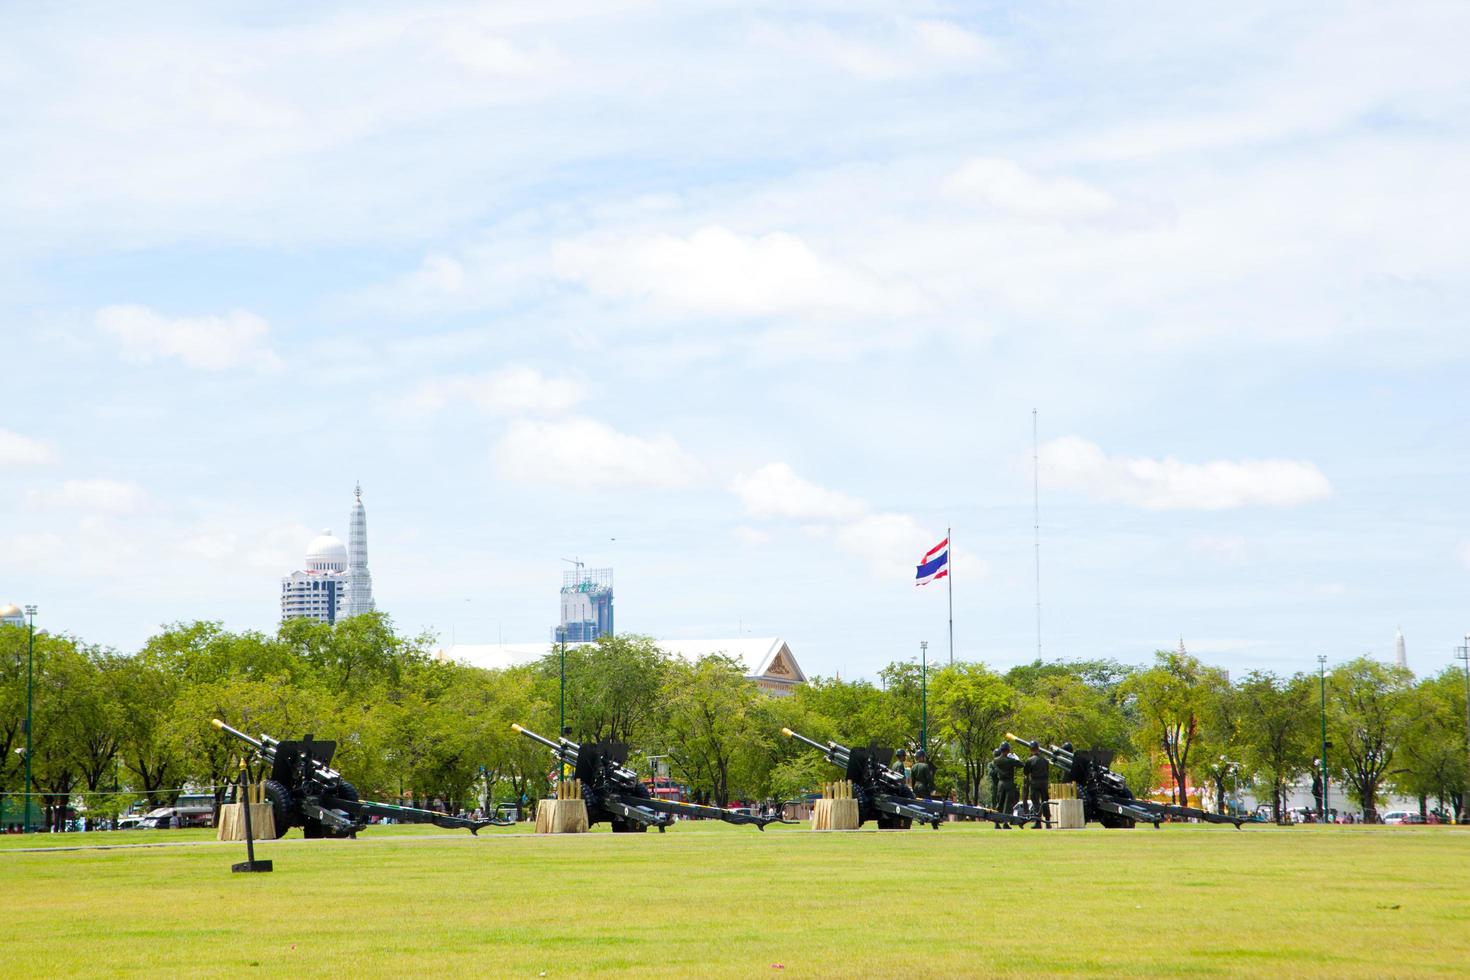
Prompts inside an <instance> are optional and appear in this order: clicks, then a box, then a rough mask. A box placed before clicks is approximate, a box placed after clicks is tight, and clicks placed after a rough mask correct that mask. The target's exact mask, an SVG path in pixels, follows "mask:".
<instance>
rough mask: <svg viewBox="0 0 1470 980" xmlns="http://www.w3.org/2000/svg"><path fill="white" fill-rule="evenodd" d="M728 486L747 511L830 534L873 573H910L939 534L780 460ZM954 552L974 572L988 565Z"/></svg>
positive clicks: (899, 577)
mask: <svg viewBox="0 0 1470 980" xmlns="http://www.w3.org/2000/svg"><path fill="white" fill-rule="evenodd" d="M730 489H731V490H732V491H733V492H734V493H735V495H736V496H737V497H739V498H740V502H741V503H742V504H743V505H744V507H745V511H746V513H747V514H749V515H750V516H751V517H754V518H760V519H765V520H788V521H797V522H800V523H801V524H802V525H803V527H804V528H805V530H806V531H807V533H809V534H811V535H813V536H815V537H818V538H830V539H831V540H832V541H833V543H834V544H836V546H837V547H838V548H839V549H840V550H841V551H843V552H844V553H846V554H848V555H851V556H852V557H854V558H857V559H860V560H861V561H862V562H863V563H864V564H866V565H867V566H868V568H869V570H870V571H871V572H872V573H873V575H874V576H875V577H878V578H884V579H892V580H893V581H896V582H901V581H904V580H905V578H906V577H907V578H912V577H913V573H912V571H911V569H912V568H913V567H914V566H915V565H916V564H917V562H918V559H919V557H920V556H921V555H923V554H924V552H926V551H928V550H929V549H930V548H932V547H933V546H934V545H935V544H936V543H937V542H938V541H939V540H940V538H941V537H942V534H940V533H939V532H935V531H931V530H929V529H928V528H926V527H924V525H922V524H921V523H919V521H917V520H916V519H915V518H914V517H912V516H911V515H909V514H902V513H896V512H883V511H874V510H873V508H872V507H871V506H870V505H869V504H868V502H867V501H865V500H861V499H859V498H857V497H853V496H849V495H848V494H845V493H842V492H840V491H837V490H830V489H828V488H826V487H822V486H819V485H817V484H815V483H812V482H811V481H809V480H805V479H803V478H802V477H800V476H798V475H797V473H796V471H795V470H793V469H792V468H791V467H790V466H789V465H787V464H786V463H767V464H766V465H765V466H762V467H760V468H759V469H756V470H753V471H751V472H750V473H746V474H742V475H740V476H737V477H736V478H735V479H734V480H733V481H732V482H731V484H730ZM737 533H739V535H740V537H741V539H742V540H743V541H745V543H747V544H757V543H760V541H762V540H764V532H760V531H758V530H757V529H751V528H741V529H739V531H738V532H737ZM954 558H955V560H956V561H957V562H958V561H961V560H963V561H964V562H965V563H966V564H967V565H968V566H969V568H970V570H971V571H973V572H975V573H977V574H984V572H985V571H986V569H987V567H988V566H987V565H986V563H985V562H984V561H982V560H980V559H978V558H975V557H973V556H969V555H965V554H960V553H957V554H956V555H955V556H954Z"/></svg>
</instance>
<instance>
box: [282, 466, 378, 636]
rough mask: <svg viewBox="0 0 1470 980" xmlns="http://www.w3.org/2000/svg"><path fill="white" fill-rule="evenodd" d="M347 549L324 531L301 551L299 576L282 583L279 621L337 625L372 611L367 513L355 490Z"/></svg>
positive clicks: (289, 577)
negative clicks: (303, 557)
mask: <svg viewBox="0 0 1470 980" xmlns="http://www.w3.org/2000/svg"><path fill="white" fill-rule="evenodd" d="M349 525H350V530H349V531H348V534H347V544H343V543H342V539H341V538H338V537H336V536H335V535H333V534H332V532H331V531H323V532H322V533H321V534H319V535H317V536H316V537H315V538H313V539H312V542H311V544H309V545H307V547H306V560H305V562H304V563H303V564H304V566H305V567H303V568H302V569H301V570H299V571H295V572H292V573H291V574H290V575H287V576H286V577H284V578H282V579H281V619H282V620H287V619H302V618H305V619H315V620H317V621H318V622H323V623H336V622H337V621H338V620H342V619H346V618H347V617H348V616H356V615H358V614H359V613H365V612H372V611H373V608H374V607H373V577H372V575H371V574H370V573H369V572H368V558H367V510H366V508H364V507H363V506H362V487H361V486H359V487H358V488H357V490H356V493H355V496H354V499H353V502H352V514H351V517H350V520H349Z"/></svg>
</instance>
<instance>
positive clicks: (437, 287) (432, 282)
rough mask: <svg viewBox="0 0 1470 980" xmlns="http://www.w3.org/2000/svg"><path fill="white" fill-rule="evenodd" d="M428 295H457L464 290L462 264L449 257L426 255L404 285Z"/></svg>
mask: <svg viewBox="0 0 1470 980" xmlns="http://www.w3.org/2000/svg"><path fill="white" fill-rule="evenodd" d="M406 285H407V286H408V287H409V288H410V289H412V290H415V291H418V292H428V293H457V292H459V291H460V290H461V289H463V288H464V264H463V263H461V262H460V261H459V260H458V259H456V258H454V257H453V256H449V255H437V254H436V255H426V256H424V261H423V262H421V263H420V264H419V267H418V270H417V271H415V272H414V273H413V275H411V276H410V277H409V279H408V282H407V284H406Z"/></svg>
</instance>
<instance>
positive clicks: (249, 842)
mask: <svg viewBox="0 0 1470 980" xmlns="http://www.w3.org/2000/svg"><path fill="white" fill-rule="evenodd" d="M249 778H250V776H249V774H248V773H247V772H246V769H245V760H244V759H241V760H240V788H239V789H238V790H236V792H235V799H236V801H237V802H238V803H239V804H240V806H241V807H242V808H243V809H242V812H241V814H240V815H241V816H242V817H243V818H244V820H245V860H244V861H243V862H241V863H239V864H232V865H230V870H231V871H274V870H275V868H274V867H272V865H271V862H269V861H257V860H255V834H254V833H252V832H251V829H250V807H251V800H250V784H249V783H248V782H246V780H248V779H249Z"/></svg>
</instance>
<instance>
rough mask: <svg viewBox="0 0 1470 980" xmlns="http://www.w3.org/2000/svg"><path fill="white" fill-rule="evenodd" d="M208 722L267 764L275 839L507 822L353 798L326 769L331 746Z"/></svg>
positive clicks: (332, 750)
mask: <svg viewBox="0 0 1470 980" xmlns="http://www.w3.org/2000/svg"><path fill="white" fill-rule="evenodd" d="M213 724H214V727H215V728H218V729H219V730H220V731H222V732H226V733H227V734H230V735H233V736H235V738H238V739H239V740H240V741H242V742H244V743H245V744H246V745H249V746H250V747H251V748H252V749H254V750H255V754H256V755H258V756H259V757H260V758H261V760H262V761H264V762H266V763H268V764H269V765H270V767H271V772H270V778H269V779H267V780H266V781H265V796H266V801H267V802H269V803H270V805H271V813H272V816H273V817H274V818H275V824H276V836H277V837H281V836H283V835H284V834H285V833H286V831H287V830H289V829H290V828H292V827H300V828H301V832H302V834H304V835H305V836H307V837H355V836H357V832H358V831H359V830H362V829H364V828H365V827H367V825H368V818H369V817H387V818H391V819H393V820H403V821H406V822H408V823H431V824H434V825H435V826H436V827H446V828H453V829H457V828H463V829H465V830H468V831H469V832H470V833H472V834H478V833H479V831H480V828H481V827H490V826H500V827H503V826H509V824H510V821H508V820H468V819H465V818H464V817H453V816H450V815H449V814H447V813H439V812H437V811H435V810H419V809H416V808H414V807H408V806H395V805H394V804H392V803H374V802H371V801H368V800H362V799H359V798H358V795H357V788H356V787H355V786H353V785H352V784H351V783H349V782H348V781H347V780H345V779H343V778H342V774H341V773H340V772H338V771H337V770H335V769H333V768H331V762H332V756H333V754H335V752H336V751H337V743H336V742H330V741H318V740H316V739H314V738H312V737H311V736H310V735H307V736H306V737H305V738H303V739H301V740H300V741H287V742H282V741H280V740H279V739H274V738H271V737H270V736H269V735H261V736H260V738H258V739H255V738H251V737H250V736H249V735H246V734H245V733H244V732H242V731H240V730H239V729H236V728H231V727H230V726H229V725H226V724H225V723H224V722H222V721H220V720H219V719H218V718H215V719H213Z"/></svg>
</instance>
